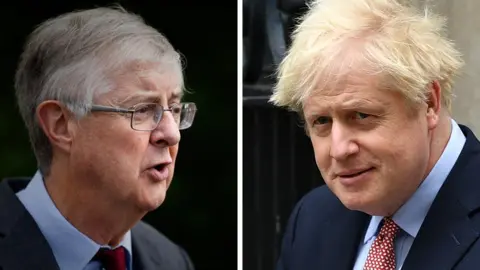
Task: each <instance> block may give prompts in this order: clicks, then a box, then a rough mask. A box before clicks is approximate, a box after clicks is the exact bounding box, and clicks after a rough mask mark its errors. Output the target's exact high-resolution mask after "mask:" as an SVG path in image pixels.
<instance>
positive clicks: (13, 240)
mask: <svg viewBox="0 0 480 270" xmlns="http://www.w3.org/2000/svg"><path fill="white" fill-rule="evenodd" d="M27 183H28V180H24V179H10V180H3V181H2V182H1V183H0V270H58V269H59V267H58V265H57V263H56V261H55V257H54V255H53V252H52V250H51V248H50V246H49V245H48V242H47V240H46V239H45V238H44V236H43V234H42V233H41V231H40V229H39V228H38V226H37V224H36V223H35V220H34V219H33V218H32V216H31V215H30V214H29V213H28V211H27V210H26V209H25V207H24V206H23V204H22V203H21V202H20V200H18V198H17V196H16V195H15V193H16V192H17V191H19V190H21V189H23V188H25V187H26V185H27ZM132 252H133V269H134V270H193V266H192V263H191V261H190V259H189V257H188V255H187V254H186V253H185V251H184V250H183V249H182V248H180V247H179V246H177V245H175V244H174V243H173V242H171V241H170V240H169V239H167V238H166V237H165V236H164V235H162V234H161V233H159V232H158V231H157V230H155V229H154V228H153V227H151V226H150V225H148V224H146V223H144V222H142V221H140V222H139V223H138V224H137V225H136V226H135V227H133V228H132ZM61 270H63V269H61ZM67 270H68V269H67Z"/></svg>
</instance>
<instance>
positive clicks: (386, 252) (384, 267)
mask: <svg viewBox="0 0 480 270" xmlns="http://www.w3.org/2000/svg"><path fill="white" fill-rule="evenodd" d="M398 229H399V228H398V225H397V224H395V222H394V221H393V220H392V219H390V218H384V223H383V226H382V228H381V229H380V232H379V233H378V236H377V238H375V241H374V242H373V244H372V246H371V247H370V251H369V252H368V257H367V261H366V262H365V266H364V267H363V269H364V270H395V249H394V247H393V240H394V239H395V236H396V234H397V232H398Z"/></svg>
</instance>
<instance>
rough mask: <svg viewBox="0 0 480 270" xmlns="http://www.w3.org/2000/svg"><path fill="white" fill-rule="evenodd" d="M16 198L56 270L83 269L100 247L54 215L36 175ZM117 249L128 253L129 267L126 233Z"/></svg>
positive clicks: (128, 240)
mask: <svg viewBox="0 0 480 270" xmlns="http://www.w3.org/2000/svg"><path fill="white" fill-rule="evenodd" d="M17 196H18V198H19V200H20V201H21V202H22V203H23V205H24V206H25V208H26V209H27V211H28V212H29V213H30V214H31V215H32V217H33V219H34V220H35V221H36V223H37V225H38V227H39V228H40V231H41V232H42V233H43V235H44V236H45V239H46V240H47V241H48V243H49V244H50V247H51V248H52V251H53V255H54V256H55V259H56V261H57V263H58V265H59V267H60V269H83V268H84V267H85V266H86V265H87V264H88V263H89V262H90V260H91V259H92V258H93V256H94V255H95V254H96V253H97V251H98V250H99V248H100V247H101V246H100V245H99V244H97V243H95V242H94V241H93V240H91V239H90V238H89V237H87V236H86V235H84V234H83V233H82V232H80V231H79V230H77V229H76V228H75V227H74V226H73V225H72V224H70V222H68V221H67V220H66V219H65V217H63V215H62V214H61V213H60V211H58V209H57V208H56V206H55V204H54V203H53V201H52V199H51V198H50V196H49V194H48V192H47V190H46V188H45V184H44V182H43V177H42V175H41V174H40V172H39V171H37V173H36V174H35V176H34V177H33V179H32V180H31V181H30V183H29V184H28V185H27V187H26V188H25V189H23V190H21V191H20V192H18V193H17ZM119 245H121V246H123V247H125V249H126V250H127V251H128V252H127V254H128V255H127V257H128V258H127V261H128V262H130V263H131V261H132V260H131V254H132V243H131V233H130V231H128V232H127V234H126V235H125V237H124V238H123V240H122V241H121V243H120V244H119Z"/></svg>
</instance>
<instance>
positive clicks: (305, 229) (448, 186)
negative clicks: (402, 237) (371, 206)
mask: <svg viewBox="0 0 480 270" xmlns="http://www.w3.org/2000/svg"><path fill="white" fill-rule="evenodd" d="M460 127H461V129H462V132H463V133H464V134H465V136H466V142H465V146H464V148H463V150H462V152H461V154H460V156H459V158H458V160H457V162H456V163H455V165H454V167H453V169H452V171H451V172H450V174H449V175H448V177H447V179H446V180H445V183H444V185H443V186H442V187H441V189H440V191H439V193H438V195H437V197H436V198H435V200H434V201H433V204H432V206H431V208H430V210H429V211H428V213H427V216H426V218H425V220H424V222H423V224H422V226H421V228H420V231H419V232H418V234H417V237H416V238H415V240H414V242H413V245H412V247H411V249H410V251H409V253H408V255H407V258H406V259H405V262H404V264H403V267H402V270H417V269H418V270H425V269H435V270H447V269H448V270H450V269H456V270H466V269H468V270H472V269H480V241H478V238H479V235H480V142H479V141H478V140H477V138H476V137H475V136H474V134H473V133H472V131H471V130H470V129H468V128H467V127H465V126H460ZM370 218H371V217H370V216H369V215H367V214H365V213H362V212H358V211H351V210H348V209H347V208H346V207H345V206H344V205H343V204H342V203H341V202H340V200H339V199H338V198H337V197H336V196H335V195H334V194H333V193H332V192H331V191H330V190H329V189H328V188H327V187H326V186H322V187H319V188H316V189H314V190H313V191H311V192H310V193H308V194H307V195H306V196H304V197H303V198H302V199H301V200H300V202H299V203H298V204H297V205H296V206H295V208H294V210H293V213H292V215H291V217H290V219H289V222H288V225H287V227H286V231H285V233H284V239H283V242H282V249H281V253H280V258H279V260H278V265H277V270H321V269H328V270H351V269H353V266H354V264H355V261H356V258H357V252H358V247H359V244H360V243H361V241H362V239H363V237H364V234H365V231H366V229H367V226H368V224H369V221H370Z"/></svg>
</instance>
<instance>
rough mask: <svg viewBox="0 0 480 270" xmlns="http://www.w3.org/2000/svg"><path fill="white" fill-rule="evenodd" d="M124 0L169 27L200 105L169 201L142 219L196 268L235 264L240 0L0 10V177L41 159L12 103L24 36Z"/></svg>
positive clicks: (50, 4) (31, 4) (24, 171)
mask: <svg viewBox="0 0 480 270" xmlns="http://www.w3.org/2000/svg"><path fill="white" fill-rule="evenodd" d="M112 3H120V4H121V5H122V6H123V7H124V8H127V9H128V10H130V11H133V12H136V13H138V14H140V15H141V16H142V17H143V18H144V19H145V20H146V21H147V23H149V24H150V25H152V26H154V27H156V28H157V29H158V30H159V31H160V32H162V33H164V34H165V35H166V36H167V38H169V39H170V41H171V43H172V44H173V45H174V46H175V47H176V48H177V49H178V50H179V51H180V52H181V53H183V54H184V56H185V58H186V60H187V67H186V71H185V72H186V84H187V87H188V88H189V89H190V91H191V92H193V93H192V94H189V95H187V96H186V100H188V101H194V102H196V103H197V106H198V108H199V111H198V113H197V116H196V119H195V122H194V124H193V126H192V127H191V129H188V130H185V131H184V132H183V133H182V141H181V143H180V153H179V157H178V161H177V167H176V173H175V177H174V180H173V183H172V186H171V187H170V190H169V192H168V196H167V199H166V201H165V203H164V204H163V205H162V206H161V207H160V208H159V209H158V210H156V211H154V212H152V213H150V214H148V215H147V216H146V218H145V220H146V221H147V222H149V223H151V224H152V225H154V226H155V227H156V228H158V229H159V230H161V231H162V232H164V233H165V234H166V235H167V236H168V237H170V238H171V239H172V240H174V241H175V242H177V243H179V244H180V245H182V246H183V247H184V248H185V249H186V250H187V251H188V252H189V254H190V256H191V257H192V260H193V261H194V263H195V265H196V268H197V269H198V270H202V269H204V270H206V269H222V270H224V269H236V266H237V261H236V256H237V237H236V232H237V220H236V217H237V214H236V212H237V204H236V202H237V197H236V194H237V192H236V187H237V151H236V150H237V129H236V128H237V123H236V119H237V112H236V111H237V110H236V108H237V101H236V98H237V64H236V63H237V9H236V6H237V3H236V1H220V2H219V3H217V4H215V5H210V4H205V2H203V1H181V0H177V1H165V0H162V1H134V0H131V1H119V2H112V1H92V0H90V1H88V0H76V1H60V0H58V1H53V0H49V1H45V0H43V1H33V0H32V1H26V0H20V1H12V2H11V3H8V4H7V3H4V4H2V5H1V11H2V15H1V16H0V28H1V29H0V33H1V39H0V40H1V42H0V52H1V61H0V65H1V71H2V72H1V73H0V76H1V80H0V86H1V88H0V89H1V91H0V141H1V147H0V179H1V178H4V177H8V176H32V175H33V173H34V172H35V170H36V161H35V158H34V155H33V152H32V151H31V150H30V144H29V142H28V136H27V133H26V129H25V128H24V126H23V123H22V121H21V118H20V116H19V113H18V110H17V108H16V105H15V98H14V89H13V77H14V72H15V68H16V63H17V61H18V57H19V55H20V53H21V49H22V46H23V42H24V41H25V37H26V35H27V34H28V33H29V32H30V31H32V30H33V27H34V26H35V25H37V24H39V23H40V22H42V21H43V20H45V19H47V18H49V17H51V16H56V15H59V14H61V13H64V12H68V11H72V10H74V9H84V8H91V7H95V6H104V5H108V4H112Z"/></svg>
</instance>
